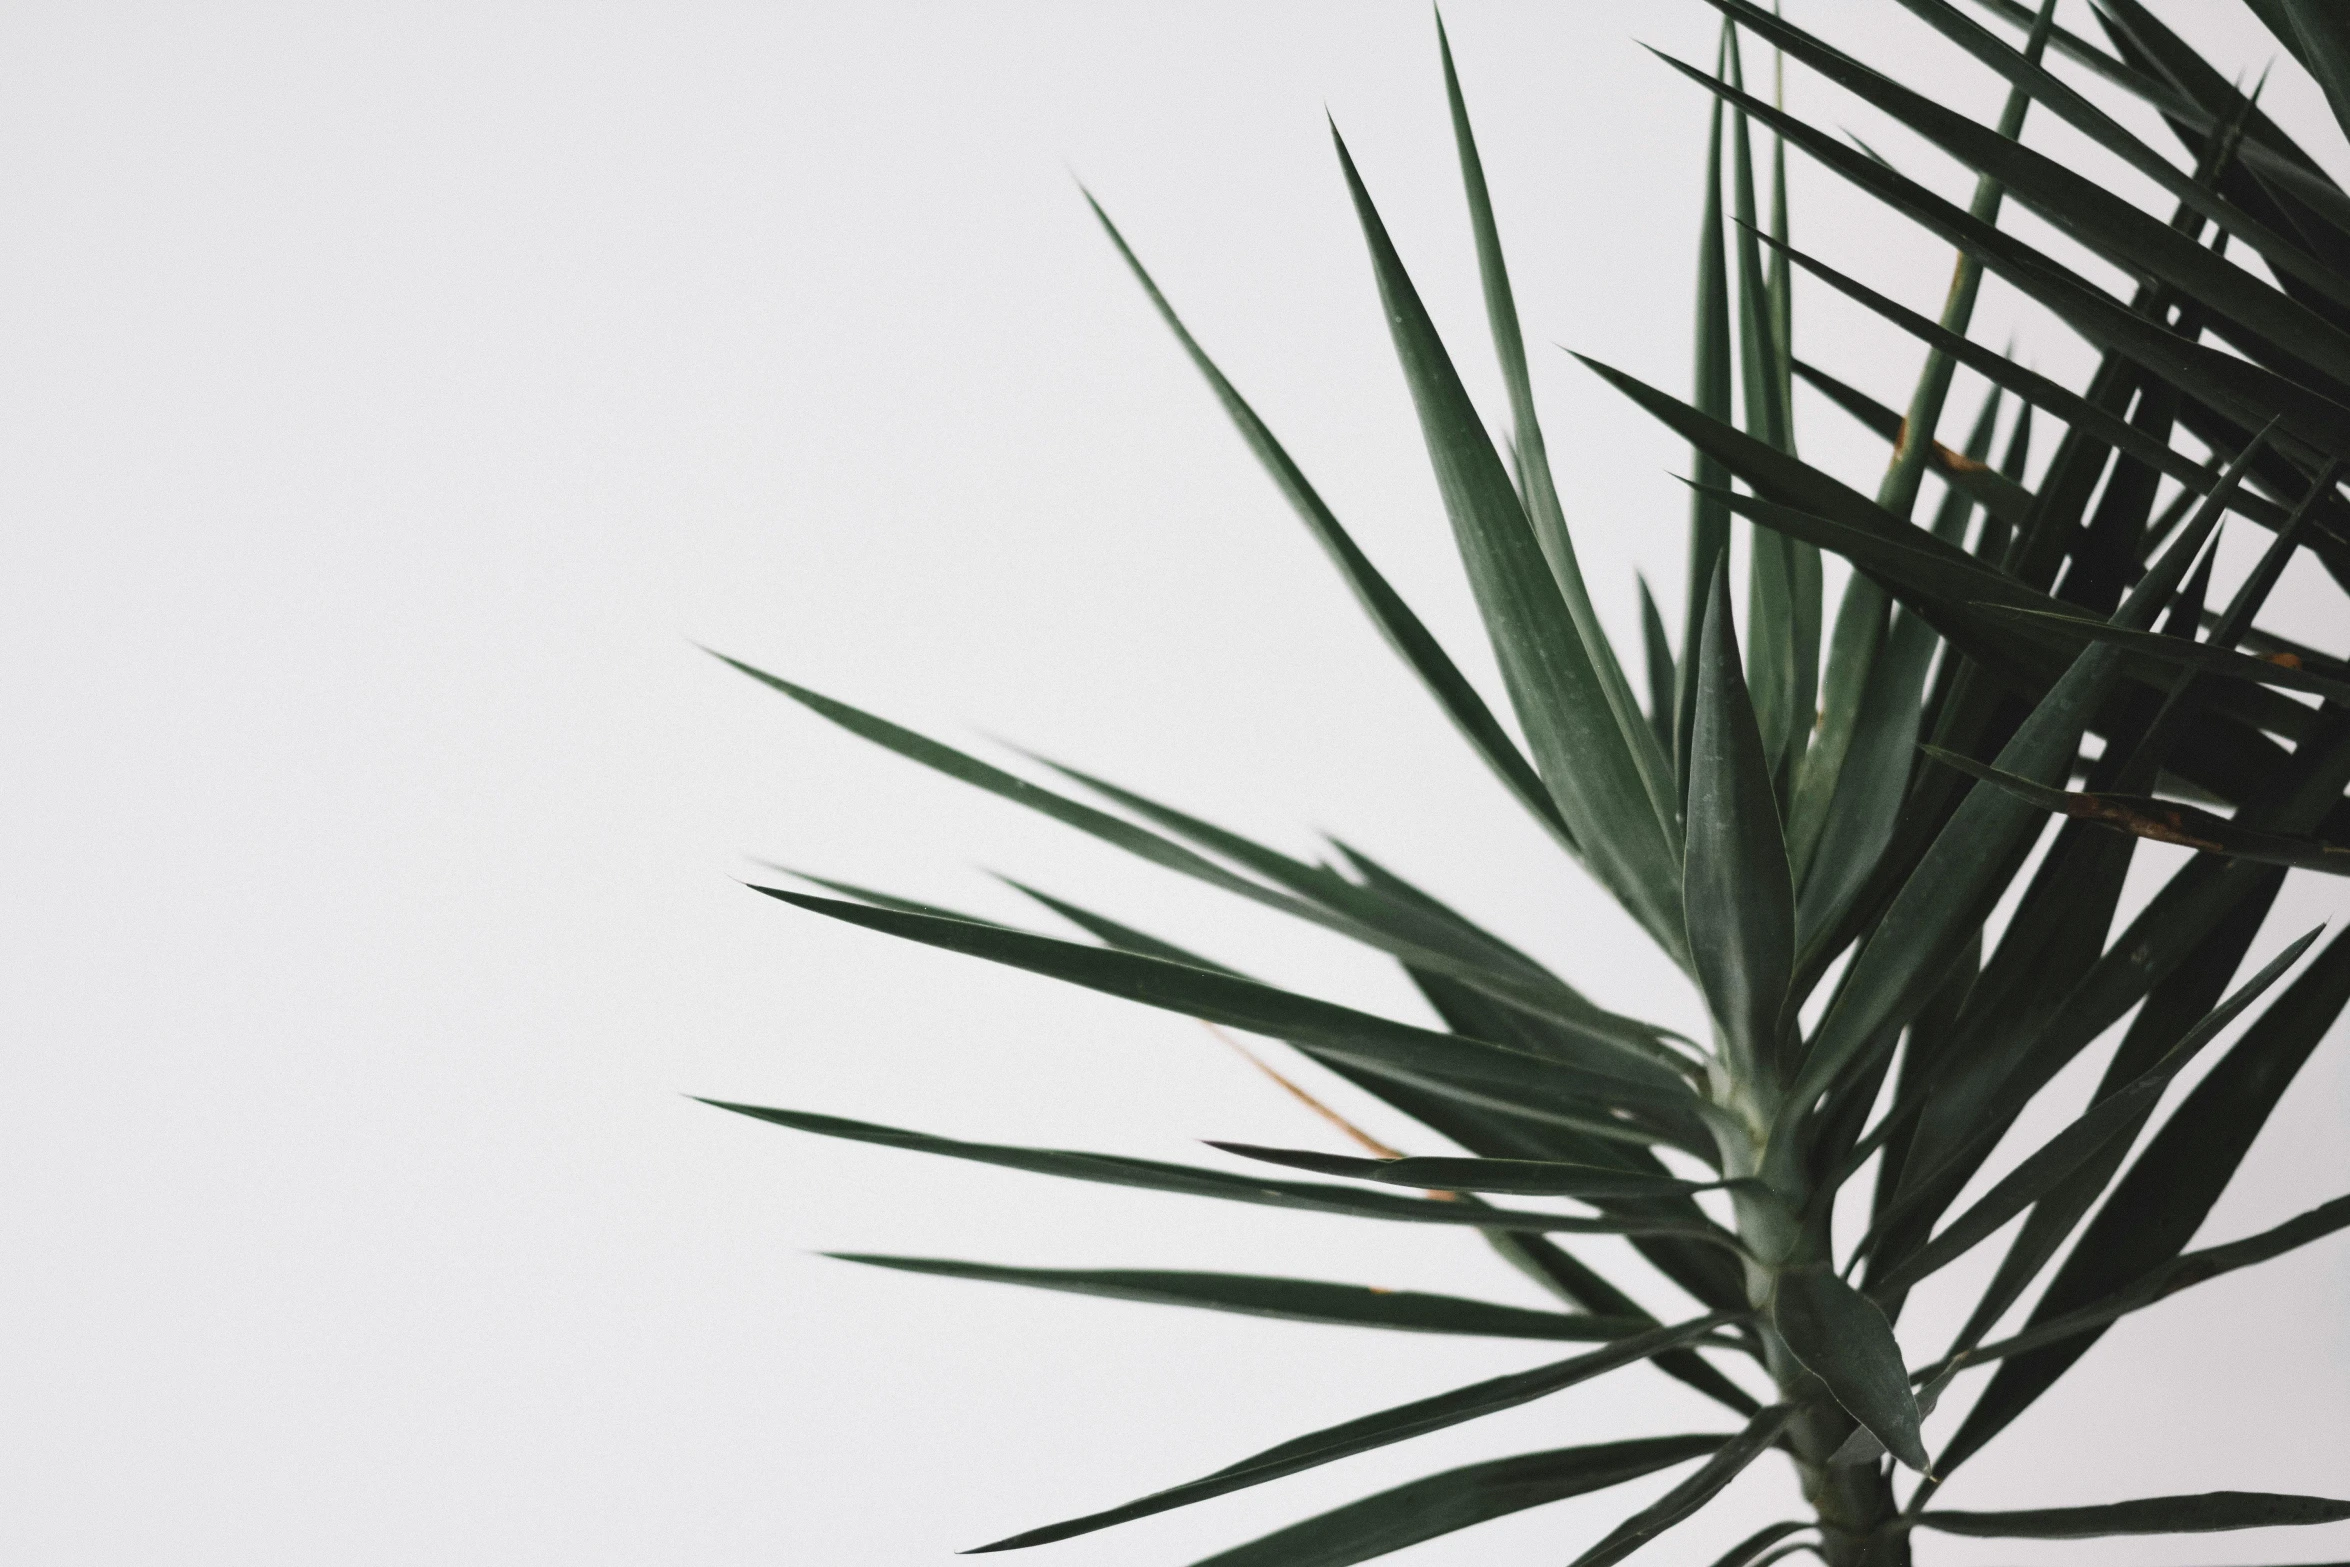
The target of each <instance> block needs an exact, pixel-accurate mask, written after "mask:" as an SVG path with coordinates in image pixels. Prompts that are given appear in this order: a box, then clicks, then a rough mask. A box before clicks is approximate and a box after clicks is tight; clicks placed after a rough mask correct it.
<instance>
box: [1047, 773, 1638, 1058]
mask: <svg viewBox="0 0 2350 1567" xmlns="http://www.w3.org/2000/svg"><path fill="white" fill-rule="evenodd" d="M1035 759H1036V760H1037V761H1039V762H1042V763H1043V764H1044V765H1045V766H1047V767H1050V768H1052V769H1053V770H1054V771H1055V772H1057V773H1059V774H1061V775H1062V776H1063V777H1064V778H1068V779H1070V780H1072V781H1074V782H1076V783H1078V784H1081V785H1083V786H1084V787H1085V788H1087V789H1089V790H1091V791H1093V792H1094V793H1095V794H1098V795H1100V796H1101V797H1102V798H1104V799H1106V800H1108V801H1110V802H1111V803H1113V804H1116V805H1121V806H1124V807H1125V808H1126V809H1128V810H1130V811H1132V812H1134V813H1135V814H1136V815H1138V816H1142V817H1144V818H1146V819H1147V820H1149V821H1151V822H1153V823H1155V824H1157V825H1159V826H1161V827H1164V828H1166V829H1167V830H1168V831H1170V832H1173V833H1175V834H1176V835H1177V836H1179V837H1182V838H1185V839H1187V840H1189V841H1190V842H1192V843H1195V844H1198V845H1200V846H1201V847H1203V848H1205V849H1207V850H1208V851H1209V852H1211V853H1213V854H1217V855H1220V856H1222V857H1223V858H1225V859H1227V860H1230V861H1231V862H1233V863H1234V864H1236V865H1239V866H1241V867H1243V868H1244V869H1246V870H1250V871H1254V872H1255V873H1256V874H1258V875H1259V876H1262V877H1263V878H1264V879H1265V880H1267V881H1269V882H1272V883H1274V884H1275V885H1277V886H1279V887H1280V888H1281V889H1282V890H1283V891H1285V892H1288V893H1290V894H1292V895H1294V896H1296V897H1299V898H1302V899H1304V900H1305V901H1306V902H1308V903H1310V904H1312V905H1314V906H1316V907H1318V908H1321V909H1323V910H1325V911H1326V912H1327V913H1328V914H1329V915H1330V916H1332V917H1333V918H1334V919H1335V920H1339V921H1343V922H1345V923H1344V928H1346V929H1349V930H1352V931H1355V932H1358V933H1359V937H1360V939H1363V940H1365V941H1367V942H1368V943H1370V944H1371V945H1375V946H1378V947H1380V948H1381V950H1383V951H1386V952H1388V953H1390V954H1392V955H1394V956H1396V957H1399V958H1402V959H1403V960H1405V961H1406V962H1408V963H1410V964H1412V965H1414V966H1415V967H1419V968H1424V969H1431V970H1433V971H1435V972H1437V973H1440V974H1446V975H1449V976H1451V977H1452V978H1455V979H1459V980H1461V981H1463V982H1465V983H1467V984H1469V985H1471V986H1473V987H1475V988H1476V989H1479V990H1482V991H1484V992H1485V993H1486V994H1488V995H1491V996H1495V997H1498V998H1499V999H1501V1000H1503V1001H1505V1002H1508V1003H1509V1004H1510V1005H1512V1006H1515V1007H1520V1008H1523V1009H1524V1010H1526V1011H1529V1012H1532V1013H1534V1014H1535V1015H1536V1016H1538V1017H1541V1018H1543V1019H1545V1020H1547V1021H1549V1022H1550V1023H1553V1024H1555V1025H1556V1026H1557V1027H1558V1028H1560V1029H1562V1030H1564V1031H1565V1032H1566V1034H1567V1035H1569V1036H1570V1037H1571V1038H1572V1039H1573V1040H1575V1041H1576V1042H1577V1043H1580V1044H1583V1045H1585V1046H1588V1047H1589V1048H1590V1049H1592V1050H1594V1051H1596V1052H1598V1053H1599V1056H1598V1064H1600V1065H1601V1069H1602V1070H1614V1071H1617V1072H1619V1073H1622V1074H1624V1075H1628V1076H1631V1077H1634V1078H1639V1079H1644V1080H1647V1081H1651V1082H1658V1083H1663V1082H1666V1081H1668V1080H1669V1078H1670V1073H1671V1072H1672V1070H1673V1069H1674V1067H1675V1066H1677V1065H1678V1058H1677V1057H1676V1056H1675V1055H1674V1054H1673V1052H1672V1051H1671V1050H1670V1049H1668V1048H1667V1047H1666V1046H1665V1045H1664V1043H1663V1041H1662V1033H1663V1031H1662V1030H1660V1029H1658V1028H1657V1027H1656V1026H1655V1025H1653V1024H1648V1023H1642V1022H1640V1021H1638V1020H1637V1019H1634V1018H1628V1017H1625V1016H1623V1015H1622V1014H1620V1013H1614V1012H1610V1011H1607V1010H1606V1009H1605V1008H1603V1007H1600V1006H1598V1005H1596V1004H1594V1003H1593V1002H1592V1001H1591V1000H1590V999H1589V998H1588V997H1586V996H1585V995H1584V994H1583V993H1582V992H1581V991H1579V990H1577V989H1575V988H1574V987H1573V986H1572V985H1569V984H1568V983H1567V982H1566V981H1564V980H1562V979H1560V978H1559V977H1558V976H1557V975H1555V974H1553V973H1551V972H1550V970H1548V969H1546V968H1544V967H1543V966H1542V965H1541V964H1539V963H1537V962H1535V961H1534V960H1533V959H1532V958H1530V957H1528V956H1526V954H1525V953H1523V952H1521V951H1519V950H1518V949H1517V948H1516V947H1513V946H1511V945H1509V944H1508V943H1507V942H1504V941H1502V940H1500V939H1499V938H1498V937H1495V936H1492V935H1489V934H1487V933H1486V932H1485V931H1483V930H1481V929H1479V928H1478V927H1476V926H1475V925H1472V924H1470V923H1469V922H1468V921H1467V920H1465V919H1463V918H1461V916H1460V915H1458V914H1456V913H1454V912H1453V911H1452V910H1450V909H1445V908H1441V907H1438V908H1431V907H1429V906H1428V904H1427V900H1426V899H1425V898H1421V897H1412V896H1409V895H1406V894H1399V893H1397V892H1395V891H1393V890H1391V889H1389V888H1386V887H1382V886H1376V885H1369V884H1365V883H1358V882H1351V881H1348V880H1347V879H1346V878H1345V877H1343V876H1341V875H1339V874H1338V873H1337V872H1335V871H1333V870H1331V869H1329V868H1328V867H1327V866H1320V865H1307V864H1304V863H1303V862H1301V861H1298V860H1295V859H1292V858H1291V857H1290V856H1288V855H1285V854H1282V853H1280V852H1278V851H1276V850H1273V849H1269V848H1266V847H1265V846H1263V845H1262V844H1258V843H1253V842H1251V841H1250V840H1248V839H1247V838H1244V837H1242V836H1241V835H1240V834H1238V833H1235V832H1231V831H1228V830H1226V829H1224V828H1221V827H1218V826H1215V825H1214V824H1213V823H1210V822H1206V821H1202V820H1201V819H1200V818H1198V817H1196V816H1193V815H1190V814H1189V813H1187V812H1184V811H1179V810H1176V809H1175V808H1174V807H1172V806H1168V805H1163V804H1161V803H1160V802H1158V801H1156V800H1153V799H1151V798H1149V797H1148V796H1146V795H1141V794H1137V793H1135V792H1134V791H1133V790H1131V789H1126V788H1122V787H1120V786H1119V785H1117V784H1114V783H1111V782H1109V781H1108V780H1106V779H1103V778H1100V777H1097V776H1095V775H1094V774H1091V773H1087V772H1083V771H1080V770H1079V769H1077V768H1074V767H1069V766H1066V765H1064V764H1062V763H1060V762H1056V761H1053V760H1052V759H1050V758H1049V757H1037V758H1035ZM1624 1057H1629V1058H1630V1059H1629V1060H1626V1059H1623V1058H1624Z"/></svg>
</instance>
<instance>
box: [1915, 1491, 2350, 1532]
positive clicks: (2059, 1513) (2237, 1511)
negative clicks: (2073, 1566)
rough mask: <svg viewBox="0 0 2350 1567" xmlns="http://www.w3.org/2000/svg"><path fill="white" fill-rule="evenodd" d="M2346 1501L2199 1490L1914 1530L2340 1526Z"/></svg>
mask: <svg viewBox="0 0 2350 1567" xmlns="http://www.w3.org/2000/svg"><path fill="white" fill-rule="evenodd" d="M2345 1518H2350V1502H2342V1501H2336V1500H2334V1499H2333V1498H2332V1497H2330V1496H2287V1495H2279V1494H2277V1493H2275V1492H2271V1491H2204V1492H2201V1493H2199V1494H2197V1495H2193V1496H2148V1497H2143V1498H2140V1499H2139V1500H2137V1501H2133V1502H2107V1503H2105V1504H2103V1505H2102V1506H2097V1507H2039V1508H2033V1509H2031V1510H2029V1511H2025V1512H2012V1513H1962V1512H1946V1511H1942V1510H1939V1509H1936V1510H1931V1511H1928V1512H1924V1513H1921V1514H1919V1515H1918V1520H1917V1521H1918V1526H1919V1527H1920V1528H1925V1529H1938V1530H1940V1531H1941V1532H1942V1533H1944V1534H1964V1535H1971V1536H1973V1537H1974V1538H1976V1539H1990V1540H2095V1539H2102V1538H2105V1537H2107V1536H2109V1535H2117V1534H2211V1533H2216V1532H2218V1531H2221V1530H2227V1529H2270V1528H2278V1527H2290V1526H2296V1525H2306V1524H2321V1523H2339V1522H2341V1521H2342V1520H2343V1519H2345Z"/></svg>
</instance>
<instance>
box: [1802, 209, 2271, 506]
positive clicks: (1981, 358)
mask: <svg viewBox="0 0 2350 1567" xmlns="http://www.w3.org/2000/svg"><path fill="white" fill-rule="evenodd" d="M1788 254H1789V255H1790V256H1791V257H1792V258H1793V259H1794V262H1795V264H1796V265H1797V266H1799V267H1801V268H1803V269H1804V270H1805V271H1806V272H1809V273H1810V274H1811V275H1812V276H1814V277H1816V278H1818V279H1819V280H1820V281H1821V282H1823V283H1826V284H1827V285H1828V286H1829V287H1831V288H1833V289H1835V290H1836V291H1837V292H1838V293H1841V294H1844V295H1845V296H1847V297H1848V298H1850V299H1853V300H1855V301H1857V302H1858V303H1860V304H1862V305H1865V306H1867V307H1868V308H1869V309H1870V310H1873V311H1875V312H1876V313H1877V314H1879V315H1881V316H1883V317H1884V318H1885V319H1886V320H1888V321H1890V322H1892V323H1893V324H1894V325H1895V326H1898V327H1900V328H1901V329H1902V330H1903V331H1905V332H1908V333H1909V334H1910V335H1912V336H1913V337H1916V338H1917V339H1918V340H1919V341H1920V342H1923V343H1925V344H1926V345H1927V346H1928V347H1930V348H1932V349H1934V350H1935V351H1936V352H1938V353H1944V354H1948V355H1950V356H1951V357H1952V358H1953V359H1956V360H1957V361H1958V362H1959V363H1961V364H1963V365H1965V366H1966V367H1967V368H1968V369H1970V370H1973V371H1974V372H1976V373H1977V374H1978V375H1981V376H1982V377H1983V378H1984V379H1986V380H1988V381H1991V382H1994V383H1996V384H1997V385H1999V386H2002V387H2005V388H2006V389H2007V390H2008V391H2010V392H2013V393H2015V394H2016V395H2017V396H2018V397H2021V398H2023V399H2024V400H2025V401H2027V402H2029V403H2030V404H2031V405H2032V406H2033V407H2035V408H2038V409H2040V410H2042V411H2043V412H2045V413H2049V414H2052V415H2054V416H2055V417H2056V418H2058V419H2061V420H2063V421H2064V422H2065V423H2066V424H2069V425H2073V426H2075V427H2077V428H2079V429H2082V430H2084V431H2086V432H2088V433H2089V434H2091V435H2094V436H2096V437H2097V439H2099V440H2100V441H2103V442H2105V443H2106V444H2107V445H2109V446H2112V447H2114V448H2115V449H2116V450H2118V451H2121V452H2124V453H2126V454H2127V455H2129V456H2130V457H2132V458H2134V459H2135V460H2137V461H2139V462H2142V463H2146V464H2148V465H2149V466H2151V467H2154V468H2157V469H2159V470H2160V471H2161V472H2163V473H2165V474H2167V475H2169V476H2170V477H2171V478H2173V479H2176V480H2178V481H2179V482H2180V483H2181V484H2183V485H2185V486H2187V487H2188V488H2189V489H2191V490H2194V491H2197V492H2198V493H2200V492H2202V491H2205V490H2208V489H2209V488H2210V487H2211V483H2212V481H2213V480H2214V479H2215V478H2216V477H2217V475H2218V470H2217V469H2207V468H2206V467H2205V466H2204V465H2203V464H2201V463H2199V462H2197V461H2195V460H2194V459H2193V458H2191V457H2189V456H2187V455H2186V454H2185V453H2184V452H2181V451H2178V450H2176V449H2174V448H2172V447H2168V446H2165V445H2163V444H2162V443H2161V442H2160V441H2157V440H2154V439H2153V438H2152V437H2150V436H2148V435H2147V434H2146V432H2145V431H2143V430H2141V429H2139V428H2138V427H2137V426H2135V425H2133V424H2131V423H2130V422H2129V421H2128V420H2127V419H2124V418H2121V417H2119V416H2118V415H2116V414H2114V413H2112V412H2111V411H2110V410H2108V409H2105V408H2101V407H2099V406H2098V405H2097V404H2096V403H2094V402H2091V401H2090V400H2089V399H2088V398H2085V397H2083V396H2081V395H2080V394H2079V393H2078V392H2075V391H2074V390H2072V389H2071V388H2070V387H2068V386H2065V385H2063V384H2062V383H2060V382H2057V381H2052V380H2050V379H2049V378H2048V377H2046V376H2044V375H2041V374H2039V373H2038V372H2036V371H2033V370H2027V369H2025V368H2024V367H2023V366H2022V365H2019V364H2017V363H2016V362H2015V361H2014V360H2012V359H2010V358H2008V357H2007V356H2006V355H2004V354H2001V353H1996V352H1994V351H1993V350H1991V349H1989V348H1986V347H1984V346H1983V345H1982V344H1980V343H1976V342H1972V341H1970V340H1968V339H1966V338H1964V337H1961V336H1959V335H1958V334H1956V333H1954V332H1949V331H1945V330H1944V329H1943V328H1942V327H1941V326H1940V325H1939V324H1938V323H1936V322H1935V321H1934V320H1933V319H1932V318H1931V317H1929V316H1923V315H1920V314H1918V313H1917V312H1916V311H1914V310H1910V309H1907V308H1906V307H1904V306H1902V305H1900V304H1898V303H1896V302H1895V301H1893V300H1891V299H1888V298H1887V297H1886V296H1885V295H1883V294H1880V293H1878V292H1877V291H1876V290H1875V289H1872V288H1870V287H1869V286H1868V285H1867V284H1865V283H1862V282H1860V281H1858V280H1857V279H1854V278H1852V277H1848V276H1847V275H1845V274H1844V273H1842V272H1839V271H1837V270H1836V269H1835V268H1834V267H1831V266H1829V265H1828V264H1827V263H1826V262H1824V261H1821V260H1818V259H1817V258H1815V257H1812V256H1809V255H1806V254H1805V253H1803V252H1802V251H1800V250H1790V251H1789V252H1788ZM2229 505H2230V507H2231V509H2233V510H2235V511H2238V512H2241V513H2243V514H2244V515H2245V516H2247V517H2249V518H2251V519H2253V520H2254V521H2255V522H2258V523H2260V524H2261V525H2262V526H2264V527H2267V528H2272V529H2273V528H2278V527H2281V526H2283V524H2284V522H2285V518H2286V516H2287V512H2286V510H2285V508H2284V507H2282V506H2279V505H2277V504H2276V503H2275V502H2273V501H2268V500H2264V499H2262V498H2261V497H2259V496H2257V495H2254V494H2252V493H2250V492H2249V491H2245V490H2239V491H2237V493H2236V495H2235V496H2234V498H2233V499H2232V500H2231V501H2230V502H2229Z"/></svg>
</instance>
